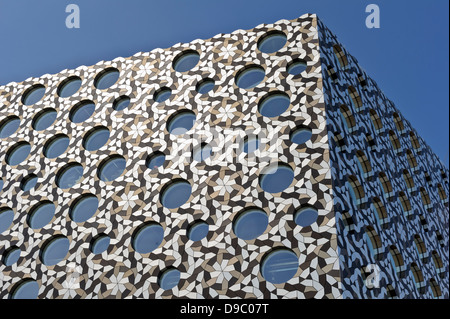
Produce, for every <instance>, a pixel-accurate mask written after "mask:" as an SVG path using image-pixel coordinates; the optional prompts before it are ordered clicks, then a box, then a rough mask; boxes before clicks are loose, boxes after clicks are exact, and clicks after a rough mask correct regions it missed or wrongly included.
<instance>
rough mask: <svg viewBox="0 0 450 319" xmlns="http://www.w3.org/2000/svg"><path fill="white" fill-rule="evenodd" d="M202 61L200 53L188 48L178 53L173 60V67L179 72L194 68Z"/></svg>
mask: <svg viewBox="0 0 450 319" xmlns="http://www.w3.org/2000/svg"><path fill="white" fill-rule="evenodd" d="M198 61H200V54H198V52H197V51H194V50H186V51H183V52H181V53H180V54H178V55H177V56H176V57H175V59H174V61H173V68H174V70H175V71H177V72H186V71H189V70H190V69H192V68H194V67H195V66H196V65H197V64H198Z"/></svg>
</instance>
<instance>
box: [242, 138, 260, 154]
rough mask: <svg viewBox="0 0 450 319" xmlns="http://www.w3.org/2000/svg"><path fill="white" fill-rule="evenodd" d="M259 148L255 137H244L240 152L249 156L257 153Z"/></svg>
mask: <svg viewBox="0 0 450 319" xmlns="http://www.w3.org/2000/svg"><path fill="white" fill-rule="evenodd" d="M259 147H260V140H259V139H258V137H257V136H255V135H249V136H246V137H244V142H243V143H242V145H241V150H242V151H243V152H244V153H247V154H251V153H253V152H255V151H257V150H258V149H259Z"/></svg>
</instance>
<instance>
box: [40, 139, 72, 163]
mask: <svg viewBox="0 0 450 319" xmlns="http://www.w3.org/2000/svg"><path fill="white" fill-rule="evenodd" d="M69 143H70V139H69V137H68V136H67V135H65V134H58V135H55V136H53V137H52V138H50V139H49V140H48V141H47V142H46V143H45V145H44V156H45V157H47V158H56V157H58V156H60V155H61V154H63V153H64V152H65V151H66V150H67V148H68V147H69Z"/></svg>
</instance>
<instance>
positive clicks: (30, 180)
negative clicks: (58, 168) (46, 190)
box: [20, 174, 38, 192]
mask: <svg viewBox="0 0 450 319" xmlns="http://www.w3.org/2000/svg"><path fill="white" fill-rule="evenodd" d="M37 181H38V177H37V175H35V174H30V175H28V176H25V177H24V178H22V180H21V181H20V189H21V190H23V191H24V192H27V191H29V190H30V189H32V188H34V187H35V186H36V184H37Z"/></svg>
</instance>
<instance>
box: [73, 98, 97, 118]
mask: <svg viewBox="0 0 450 319" xmlns="http://www.w3.org/2000/svg"><path fill="white" fill-rule="evenodd" d="M94 111H95V104H94V102H92V101H89V100H84V101H81V102H79V103H77V104H76V105H75V106H74V107H72V109H71V110H70V113H69V119H70V120H71V121H72V122H73V123H82V122H84V121H86V120H87V119H88V118H90V117H91V115H92V114H93V113H94Z"/></svg>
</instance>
